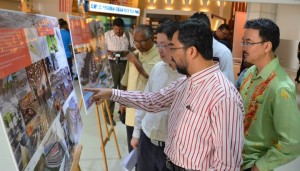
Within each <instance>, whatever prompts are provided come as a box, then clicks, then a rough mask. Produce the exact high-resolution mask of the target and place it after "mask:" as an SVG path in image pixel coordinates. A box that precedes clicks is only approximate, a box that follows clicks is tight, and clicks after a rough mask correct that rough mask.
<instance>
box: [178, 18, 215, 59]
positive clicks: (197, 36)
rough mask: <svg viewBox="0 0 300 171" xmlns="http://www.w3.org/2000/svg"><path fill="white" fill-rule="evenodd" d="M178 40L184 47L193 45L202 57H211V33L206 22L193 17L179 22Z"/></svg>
mask: <svg viewBox="0 0 300 171" xmlns="http://www.w3.org/2000/svg"><path fill="white" fill-rule="evenodd" d="M178 40H179V42H180V43H182V44H183V46H184V47H185V48H188V47H191V46H194V47H195V48H196V49H197V50H198V52H199V53H200V54H201V55H202V57H203V58H204V59H206V60H212V59H213V48H212V41H213V35H212V31H211V30H210V26H209V25H208V24H207V22H205V21H203V20H198V19H194V18H191V19H188V20H186V21H183V22H181V23H180V24H179V28H178Z"/></svg>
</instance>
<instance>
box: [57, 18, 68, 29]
mask: <svg viewBox="0 0 300 171" xmlns="http://www.w3.org/2000/svg"><path fill="white" fill-rule="evenodd" d="M59 26H60V28H63V27H65V26H68V23H67V21H66V20H61V21H59Z"/></svg>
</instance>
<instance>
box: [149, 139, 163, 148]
mask: <svg viewBox="0 0 300 171" xmlns="http://www.w3.org/2000/svg"><path fill="white" fill-rule="evenodd" d="M150 140H151V143H152V144H154V145H156V146H158V147H163V148H165V146H166V144H165V142H163V141H157V140H152V139H150Z"/></svg>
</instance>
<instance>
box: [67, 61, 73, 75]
mask: <svg viewBox="0 0 300 171" xmlns="http://www.w3.org/2000/svg"><path fill="white" fill-rule="evenodd" d="M72 59H73V57H70V58H67V60H68V65H69V68H70V74H71V77H72V79H73V75H74V73H73V70H72V68H73V62H72Z"/></svg>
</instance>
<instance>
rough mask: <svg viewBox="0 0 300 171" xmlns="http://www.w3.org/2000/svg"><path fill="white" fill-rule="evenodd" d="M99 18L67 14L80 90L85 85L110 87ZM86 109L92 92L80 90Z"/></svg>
mask: <svg viewBox="0 0 300 171" xmlns="http://www.w3.org/2000/svg"><path fill="white" fill-rule="evenodd" d="M103 24H104V23H103V22H102V20H101V19H96V18H83V17H77V16H69V26H70V31H71V37H72V42H73V49H74V54H75V61H76V68H77V73H78V78H79V84H80V88H81V90H82V89H83V88H86V87H89V88H90V87H112V86H113V81H112V76H111V72H110V67H109V62H108V59H107V54H106V51H105V50H104V49H105V48H104V26H103ZM82 95H83V97H82V98H83V102H84V106H85V108H86V110H88V109H89V108H90V107H91V105H92V103H93V102H92V101H91V96H92V95H93V93H92V92H85V91H82Z"/></svg>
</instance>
